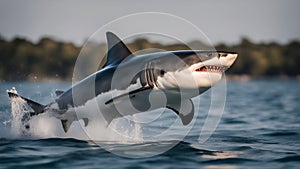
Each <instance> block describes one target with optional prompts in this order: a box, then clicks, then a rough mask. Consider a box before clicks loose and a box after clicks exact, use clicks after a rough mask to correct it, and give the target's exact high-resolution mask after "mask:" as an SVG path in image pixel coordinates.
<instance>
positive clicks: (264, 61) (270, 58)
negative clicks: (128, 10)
mask: <svg viewBox="0 0 300 169" xmlns="http://www.w3.org/2000/svg"><path fill="white" fill-rule="evenodd" d="M98 46H99V51H102V52H105V51H106V45H105V44H99V45H98ZM128 46H129V48H130V50H131V51H133V52H134V51H138V50H143V49H147V48H158V49H162V50H184V49H190V48H189V47H192V48H193V49H205V48H206V47H205V45H204V44H203V43H201V42H198V41H193V42H191V43H189V44H187V45H183V44H169V45H163V44H160V43H153V42H150V41H148V40H147V39H136V40H135V41H133V42H132V43H130V44H128ZM215 48H216V49H217V50H225V51H235V52H237V53H238V54H239V57H238V59H237V61H236V62H235V63H234V65H233V67H232V68H231V69H230V70H229V71H228V72H227V74H232V75H249V76H253V77H262V76H294V77H295V76H299V75H300V43H299V42H298V41H293V42H290V43H288V44H285V45H282V44H278V43H275V42H273V43H259V44H255V43H252V42H251V41H250V40H249V39H247V38H243V39H242V40H241V42H240V43H239V44H236V45H225V44H218V45H216V46H215ZM80 50H81V47H78V46H75V45H74V44H72V43H66V42H59V41H55V40H53V39H51V38H42V39H41V40H40V41H39V42H38V43H32V42H30V41H28V40H26V39H21V38H15V39H14V40H11V41H7V40H4V39H1V38H0V59H1V62H0V80H1V81H15V80H46V79H55V80H71V78H72V74H73V66H74V64H75V62H76V59H77V56H78V55H79V52H80Z"/></svg>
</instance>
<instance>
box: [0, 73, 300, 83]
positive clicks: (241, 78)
mask: <svg viewBox="0 0 300 169" xmlns="http://www.w3.org/2000/svg"><path fill="white" fill-rule="evenodd" d="M225 76H226V80H227V81H233V82H248V81H256V80H282V81H285V80H295V81H300V75H298V76H287V75H280V76H251V75H247V74H244V75H232V74H229V75H226V74H225ZM13 82H31V83H35V82H36V83H65V82H67V83H72V80H71V79H65V80H64V79H60V78H57V77H55V78H51V77H49V78H47V77H46V78H28V79H26V80H3V79H1V80H0V83H13Z"/></svg>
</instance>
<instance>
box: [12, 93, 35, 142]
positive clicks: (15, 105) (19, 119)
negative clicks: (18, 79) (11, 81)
mask: <svg viewBox="0 0 300 169" xmlns="http://www.w3.org/2000/svg"><path fill="white" fill-rule="evenodd" d="M7 92H12V93H15V94H17V93H18V92H17V90H16V89H15V87H13V88H12V89H11V90H8V91H7ZM10 101H11V113H12V119H11V121H10V123H11V134H12V135H13V136H14V137H19V136H21V135H29V134H30V133H29V130H28V127H29V121H28V118H29V117H30V112H29V111H28V109H27V108H26V101H25V100H23V99H22V98H21V97H10Z"/></svg>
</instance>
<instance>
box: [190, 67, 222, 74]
mask: <svg viewBox="0 0 300 169" xmlns="http://www.w3.org/2000/svg"><path fill="white" fill-rule="evenodd" d="M224 70H225V67H224V66H215V65H205V66H202V67H200V68H198V69H196V70H195V71H196V72H211V73H222V72H224Z"/></svg>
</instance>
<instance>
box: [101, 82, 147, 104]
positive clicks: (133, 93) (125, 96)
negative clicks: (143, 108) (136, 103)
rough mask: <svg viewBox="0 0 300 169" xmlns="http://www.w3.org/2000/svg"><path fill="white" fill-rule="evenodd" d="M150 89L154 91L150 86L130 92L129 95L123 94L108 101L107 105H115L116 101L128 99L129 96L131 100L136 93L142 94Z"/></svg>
mask: <svg viewBox="0 0 300 169" xmlns="http://www.w3.org/2000/svg"><path fill="white" fill-rule="evenodd" d="M148 89H152V87H150V86H148V87H142V88H139V89H136V90H133V91H130V92H128V93H124V94H121V95H119V96H116V97H113V98H111V99H110V100H108V101H107V102H105V104H110V103H113V102H115V101H120V100H122V99H123V98H127V97H128V96H129V98H131V97H134V95H135V94H136V93H139V92H142V91H145V90H148Z"/></svg>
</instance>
